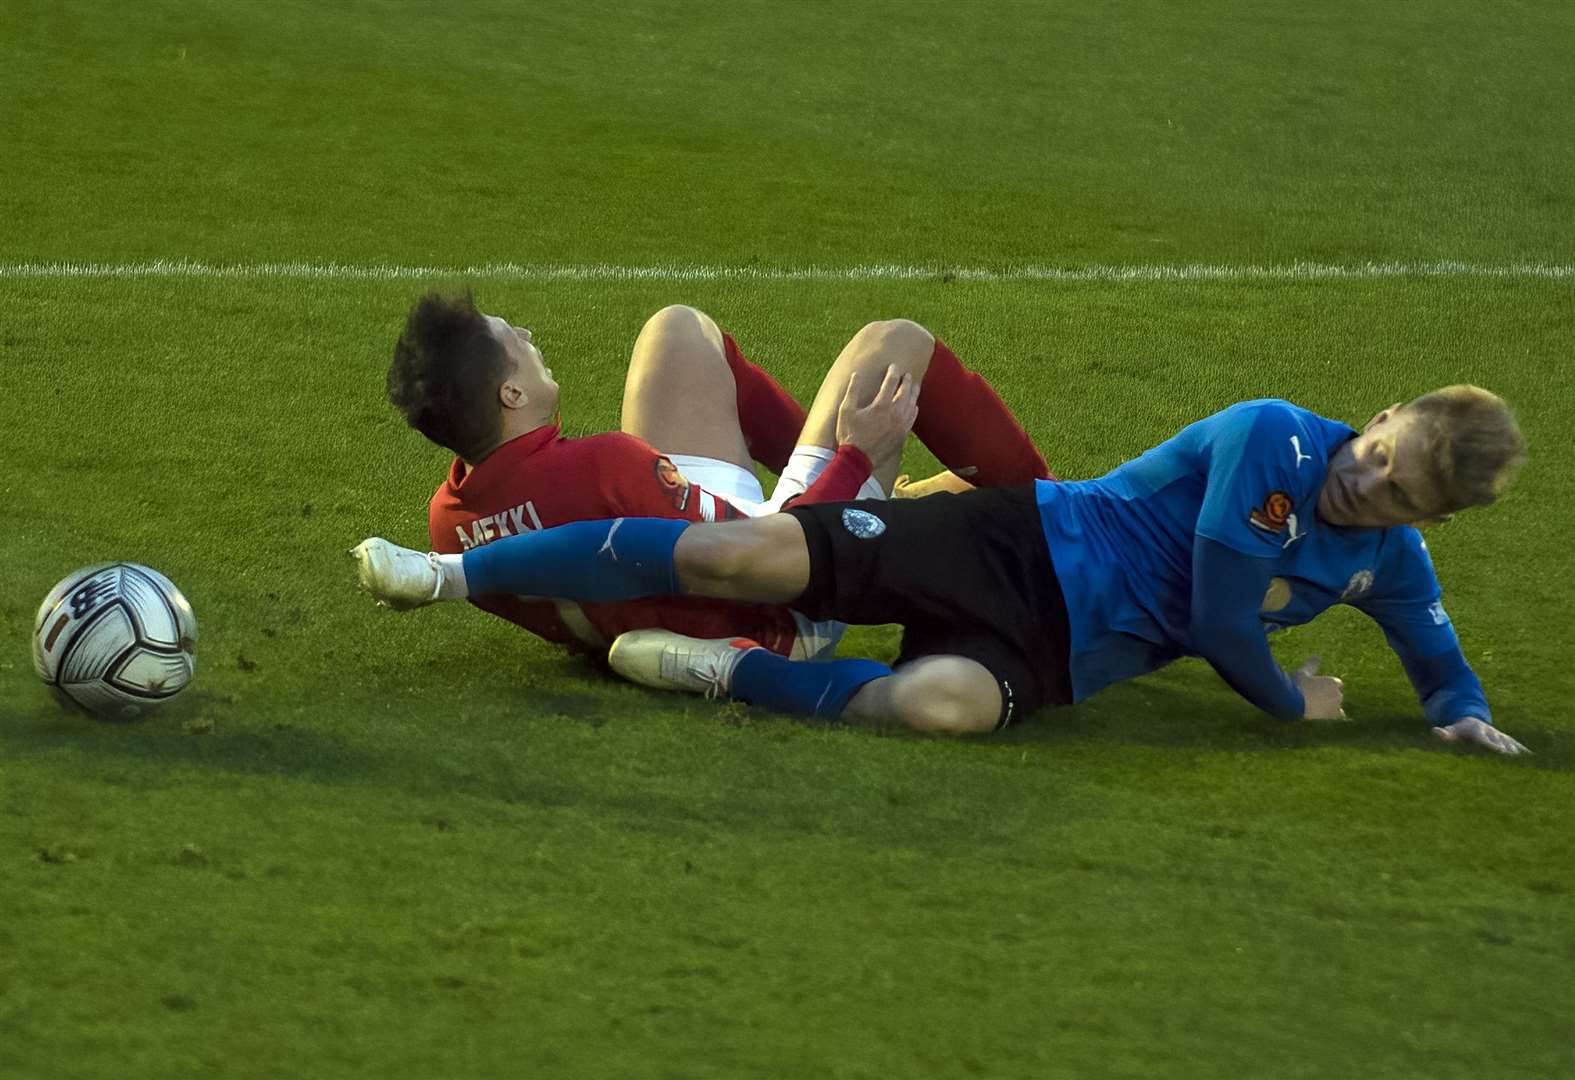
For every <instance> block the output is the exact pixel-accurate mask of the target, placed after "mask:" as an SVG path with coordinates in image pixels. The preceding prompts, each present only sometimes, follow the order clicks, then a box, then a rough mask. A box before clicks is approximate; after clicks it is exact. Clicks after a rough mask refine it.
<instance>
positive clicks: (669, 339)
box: [620, 304, 835, 471]
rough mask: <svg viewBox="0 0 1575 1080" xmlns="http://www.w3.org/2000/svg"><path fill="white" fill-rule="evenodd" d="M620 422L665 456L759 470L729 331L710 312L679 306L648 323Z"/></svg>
mask: <svg viewBox="0 0 1575 1080" xmlns="http://www.w3.org/2000/svg"><path fill="white" fill-rule="evenodd" d="M833 415H835V414H833ZM620 427H621V428H622V429H623V431H625V432H627V433H628V434H630V435H637V436H639V437H640V438H642V439H644V440H645V441H646V442H648V443H650V444H651V445H652V446H654V447H656V448H657V449H658V450H660V451H662V452H663V453H667V454H693V455H695V456H698V457H709V458H717V459H719V460H722V461H730V462H732V463H733V464H734V465H738V466H739V467H741V468H744V469H749V470H751V471H753V469H754V464H753V463H752V462H751V461H750V458H749V450H748V448H747V447H746V446H745V444H744V434H743V432H742V431H741V430H740V428H739V423H738V398H737V388H736V387H735V386H734V383H733V373H732V371H731V370H730V369H729V368H728V365H727V351H726V346H725V344H724V343H723V341H722V331H721V329H720V328H719V327H718V326H717V325H716V323H715V322H714V321H713V320H712V319H711V317H710V316H709V315H707V314H706V313H705V312H703V311H697V310H696V309H694V308H692V307H685V306H684V305H682V304H673V305H671V306H669V307H665V308H663V309H662V310H660V311H658V312H657V313H656V314H655V315H652V316H651V317H650V318H649V319H647V320H646V322H645V326H643V327H642V328H641V329H640V336H639V337H638V338H636V339H635V342H634V351H633V353H631V354H630V357H629V374H628V376H627V377H626V378H625V379H624V384H623V418H622V421H621V423H620Z"/></svg>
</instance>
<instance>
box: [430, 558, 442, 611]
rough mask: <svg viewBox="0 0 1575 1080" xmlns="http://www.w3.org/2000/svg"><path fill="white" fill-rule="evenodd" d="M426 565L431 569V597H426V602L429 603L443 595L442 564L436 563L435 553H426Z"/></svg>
mask: <svg viewBox="0 0 1575 1080" xmlns="http://www.w3.org/2000/svg"><path fill="white" fill-rule="evenodd" d="M427 565H428V566H430V567H431V568H432V575H433V582H432V595H431V596H429V597H427V602H428V603H431V602H433V601H435V600H437V599H438V598H439V597H441V596H442V595H443V564H442V563H440V562H438V553H437V552H435V551H429V552H427Z"/></svg>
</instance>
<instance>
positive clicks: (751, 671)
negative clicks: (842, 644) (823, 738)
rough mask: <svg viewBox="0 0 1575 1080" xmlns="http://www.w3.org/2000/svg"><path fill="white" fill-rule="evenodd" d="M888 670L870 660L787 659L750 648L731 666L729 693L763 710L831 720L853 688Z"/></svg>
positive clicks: (846, 700)
mask: <svg viewBox="0 0 1575 1080" xmlns="http://www.w3.org/2000/svg"><path fill="white" fill-rule="evenodd" d="M890 674H891V668H889V667H887V666H886V665H885V664H880V663H876V662H875V661H874V660H825V661H820V660H789V659H788V658H787V657H785V656H778V655H777V654H776V653H774V652H772V651H770V650H769V649H751V650H750V651H749V652H747V653H745V654H744V655H743V656H740V657H739V658H738V663H737V664H736V665H735V666H734V667H733V686H732V694H733V696H734V697H735V698H737V699H738V700H739V701H747V702H749V704H751V705H759V706H760V707H761V708H764V709H772V710H774V711H776V712H784V713H793V714H795V715H798V716H812V717H814V718H815V719H817V720H835V719H837V717H839V716H841V715H842V710H843V709H845V708H847V706H848V702H849V701H850V700H852V698H853V694H854V692H855V691H857V690H858V688H859V687H861V686H863V685H864V684H865V683H867V682H873V681H874V680H876V679H880V678H884V677H885V676H887V675H890Z"/></svg>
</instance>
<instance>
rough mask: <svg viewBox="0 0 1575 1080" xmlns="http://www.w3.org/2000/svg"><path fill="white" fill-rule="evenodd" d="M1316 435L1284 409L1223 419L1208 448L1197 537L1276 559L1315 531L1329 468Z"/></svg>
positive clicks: (1267, 407) (1274, 405)
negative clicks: (1315, 445) (1316, 447)
mask: <svg viewBox="0 0 1575 1080" xmlns="http://www.w3.org/2000/svg"><path fill="white" fill-rule="evenodd" d="M1311 443H1312V434H1311V432H1310V431H1309V430H1308V428H1307V426H1306V425H1305V424H1304V423H1303V422H1302V420H1301V418H1300V417H1298V416H1297V415H1296V412H1295V410H1294V409H1293V408H1292V407H1291V406H1289V405H1286V404H1283V403H1280V402H1267V403H1265V404H1263V405H1262V406H1260V407H1258V408H1255V409H1251V410H1243V411H1241V412H1240V413H1237V414H1234V415H1231V416H1229V417H1228V418H1224V419H1223V420H1222V423H1221V424H1220V426H1219V428H1218V429H1216V431H1215V432H1214V433H1213V435H1212V437H1211V438H1210V440H1209V444H1208V447H1207V451H1206V452H1207V454H1208V460H1207V462H1206V476H1205V479H1204V491H1203V503H1202V506H1201V508H1200V510H1199V512H1198V524H1197V534H1198V535H1199V536H1206V537H1208V538H1209V539H1210V540H1213V541H1214V542H1215V543H1218V544H1223V545H1224V546H1225V547H1228V548H1231V549H1232V550H1234V551H1237V552H1240V553H1241V554H1243V555H1259V556H1275V555H1278V554H1279V553H1280V551H1281V550H1283V549H1284V548H1286V547H1289V546H1290V545H1291V544H1292V543H1294V542H1295V541H1296V539H1297V538H1298V537H1300V536H1302V535H1305V533H1306V531H1307V529H1308V527H1309V526H1310V525H1311V518H1312V512H1313V509H1314V507H1315V506H1316V504H1317V491H1318V488H1319V486H1320V485H1321V484H1322V482H1323V475H1324V468H1323V467H1322V466H1321V465H1319V464H1317V459H1315V458H1310V457H1309V456H1308V453H1307V448H1308V447H1309V446H1310V445H1311Z"/></svg>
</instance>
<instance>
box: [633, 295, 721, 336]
mask: <svg viewBox="0 0 1575 1080" xmlns="http://www.w3.org/2000/svg"><path fill="white" fill-rule="evenodd" d="M713 332H715V333H716V334H717V335H718V336H720V331H718V330H717V328H716V323H715V321H714V320H712V318H711V316H709V315H707V314H706V313H705V312H703V311H701V310H700V309H699V308H692V307H690V306H688V305H687V304H668V305H667V306H666V307H664V308H662V309H661V310H660V311H658V312H657V313H656V314H654V315H652V316H651V317H650V318H649V319H646V320H645V325H644V326H642V327H640V337H639V339H638V341H640V342H649V341H653V340H657V339H672V338H678V339H688V340H695V341H699V340H704V339H706V338H709V337H710V336H711V334H712V333H713Z"/></svg>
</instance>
